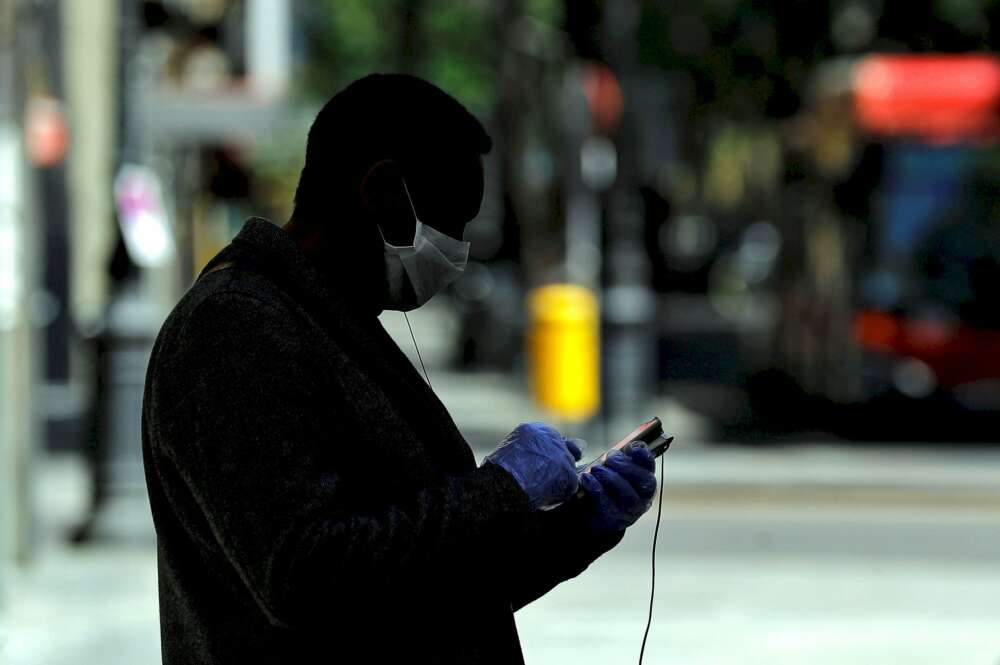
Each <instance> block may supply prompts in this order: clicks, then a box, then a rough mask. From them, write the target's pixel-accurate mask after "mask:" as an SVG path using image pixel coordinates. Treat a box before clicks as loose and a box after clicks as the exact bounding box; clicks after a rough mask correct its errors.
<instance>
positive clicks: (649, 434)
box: [542, 417, 674, 510]
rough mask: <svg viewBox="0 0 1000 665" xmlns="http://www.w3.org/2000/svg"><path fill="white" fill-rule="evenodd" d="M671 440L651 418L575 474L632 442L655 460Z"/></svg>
mask: <svg viewBox="0 0 1000 665" xmlns="http://www.w3.org/2000/svg"><path fill="white" fill-rule="evenodd" d="M673 440H674V437H672V436H670V437H668V436H664V434H663V423H661V422H660V419H659V418H656V417H654V418H651V419H650V420H647V421H646V422H644V423H643V424H641V425H639V426H638V427H636V428H635V429H634V430H632V431H631V432H629V433H628V436H626V437H625V438H624V439H622V440H621V441H619V442H618V443H616V444H615V445H614V446H612V447H611V448H610V449H608V450H607V451H605V452H604V453H602V454H601V456H600V457H598V458H597V459H594V460H591V461H590V462H587V463H586V464H581V465H580V466H578V467H576V472H577V473H590V469H591V468H592V467H593V466H594V465H595V464H600V463H601V462H603V461H604V460H605V459H607V457H608V455H610V454H611V453H613V452H614V451H616V450H621V449H622V448H624V447H625V446H627V445H628V444H630V443H632V442H633V441H642V442H643V443H645V444H646V447H647V448H648V449H649V452H651V453H653V458H654V459H655V458H657V457H659V456H660V455H662V454H663V453H665V452H667V449H668V448H669V447H670V444H671V443H673ZM583 495H584V492H583V490H582V489H580V490H577V493H576V496H577V498H579V497H582V496H583ZM559 505H562V504H559V503H556V504H552V505H551V506H544V507H542V510H552V509H553V508H555V507H557V506H559Z"/></svg>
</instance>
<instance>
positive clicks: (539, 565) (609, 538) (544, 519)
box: [508, 499, 624, 610]
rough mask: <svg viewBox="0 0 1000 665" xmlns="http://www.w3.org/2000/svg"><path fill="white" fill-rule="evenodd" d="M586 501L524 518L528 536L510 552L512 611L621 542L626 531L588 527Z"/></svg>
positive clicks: (572, 575) (535, 598)
mask: <svg viewBox="0 0 1000 665" xmlns="http://www.w3.org/2000/svg"><path fill="white" fill-rule="evenodd" d="M589 509H590V506H588V505H587V502H586V499H578V500H573V501H569V502H567V503H564V504H563V505H561V506H559V507H558V508H556V509H554V510H550V511H537V512H534V513H531V514H530V515H528V516H527V517H526V518H525V519H524V523H525V525H526V526H525V528H524V532H525V536H524V537H523V540H521V541H519V543H518V546H517V549H516V550H515V551H514V552H512V553H511V555H512V556H513V558H514V559H515V560H516V561H520V562H522V563H521V564H520V565H517V566H515V569H516V570H517V571H518V574H517V575H516V576H513V577H512V578H511V579H510V580H508V588H509V589H510V603H511V608H512V609H513V610H519V609H521V608H522V607H524V606H525V605H527V604H529V603H531V602H533V601H535V600H537V599H538V598H540V597H542V596H543V595H545V594H546V593H548V592H549V591H550V590H551V589H553V588H554V587H555V586H556V585H558V584H560V583H561V582H564V581H566V580H568V579H571V578H573V577H576V576H577V575H579V574H580V573H582V572H583V571H584V570H586V569H587V567H588V566H589V565H590V564H591V563H593V562H594V560H596V559H597V558H598V557H600V556H601V555H602V554H604V553H605V552H607V551H608V550H610V549H611V548H613V547H614V546H615V545H617V544H618V543H619V542H621V539H622V537H623V536H624V532H620V533H610V534H606V533H597V532H594V531H591V530H590V529H588V528H587V527H586V526H585V519H586V512H587V511H588V510H589Z"/></svg>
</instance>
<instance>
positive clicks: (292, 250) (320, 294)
mask: <svg viewBox="0 0 1000 665" xmlns="http://www.w3.org/2000/svg"><path fill="white" fill-rule="evenodd" d="M225 262H236V263H242V264H245V265H247V266H248V267H250V268H252V269H253V270H255V271H258V272H261V273H264V274H266V275H267V276H268V277H270V278H271V279H273V280H274V281H275V282H277V283H278V284H279V285H280V286H281V287H282V289H284V290H286V291H288V292H290V293H291V294H293V295H294V296H296V299H305V300H306V301H307V302H308V303H309V304H310V305H312V306H319V307H321V308H322V309H324V310H326V313H328V314H338V315H343V314H344V310H350V311H351V313H353V314H354V315H356V316H362V317H364V318H369V317H377V316H378V315H379V314H381V313H382V307H381V305H380V304H379V302H378V300H379V298H378V296H377V294H376V293H375V289H374V288H373V286H372V285H370V284H368V283H366V281H365V280H364V279H363V277H362V276H358V275H353V276H352V275H350V274H348V273H349V270H348V269H346V268H345V269H344V270H340V271H331V273H330V274H326V273H324V272H323V271H321V270H320V269H319V268H318V267H317V266H316V265H315V264H314V263H313V262H312V261H310V260H309V258H308V257H307V256H306V255H305V254H303V253H302V250H300V249H299V247H298V245H296V244H295V241H294V240H293V239H292V237H291V236H290V235H288V233H286V232H285V231H284V230H283V229H282V228H281V227H279V226H278V225H277V224H274V223H273V222H271V221H269V220H267V219H264V218H262V217H251V218H249V219H248V220H247V221H246V222H245V223H244V224H243V228H242V229H241V230H240V232H239V233H238V234H237V235H236V237H235V238H234V239H233V241H232V243H231V244H230V245H229V246H228V247H226V248H225V249H224V250H223V251H221V252H220V253H219V254H218V255H216V256H215V258H213V259H212V260H211V261H210V262H209V263H208V265H206V266H205V268H204V270H202V272H201V274H205V273H206V272H208V271H210V270H212V269H213V268H214V267H215V266H217V265H219V264H220V263H225ZM345 264H346V262H345ZM341 267H343V266H341ZM335 275H336V276H335ZM352 277H354V278H355V279H352Z"/></svg>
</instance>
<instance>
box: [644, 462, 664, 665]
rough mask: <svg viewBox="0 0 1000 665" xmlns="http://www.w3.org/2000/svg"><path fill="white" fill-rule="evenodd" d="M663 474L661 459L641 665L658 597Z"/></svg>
mask: <svg viewBox="0 0 1000 665" xmlns="http://www.w3.org/2000/svg"><path fill="white" fill-rule="evenodd" d="M663 472H664V458H663V457H660V499H659V502H658V503H657V506H656V528H655V529H653V554H652V557H651V560H650V569H651V576H650V577H651V579H650V582H649V616H648V617H647V618H646V631H645V632H644V633H643V634H642V648H641V649H640V650H639V665H642V657H643V656H644V655H645V654H646V638H648V637H649V627H650V626H651V625H652V624H653V599H654V598H655V597H656V540H657V538H658V537H659V535H660V516H661V515H662V514H663Z"/></svg>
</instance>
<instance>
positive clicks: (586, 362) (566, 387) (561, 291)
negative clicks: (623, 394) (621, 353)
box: [527, 284, 601, 422]
mask: <svg viewBox="0 0 1000 665" xmlns="http://www.w3.org/2000/svg"><path fill="white" fill-rule="evenodd" d="M527 305H528V331H527V347H528V349H527V350H528V365H529V372H530V377H531V389H532V393H533V394H534V397H535V400H536V401H537V402H538V403H539V404H540V405H541V406H542V408H544V409H546V410H548V411H550V412H552V413H553V415H555V416H556V417H557V418H559V419H560V420H562V421H565V422H580V421H583V420H586V419H587V418H589V417H591V416H592V415H594V413H596V412H597V408H598V406H599V405H600V380H601V372H600V318H599V316H598V307H597V298H596V297H594V294H593V293H591V292H590V291H589V290H587V289H585V288H583V287H581V286H574V285H572V284H551V285H549V286H542V287H539V288H537V289H534V290H532V291H531V292H529V293H528V298H527Z"/></svg>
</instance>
